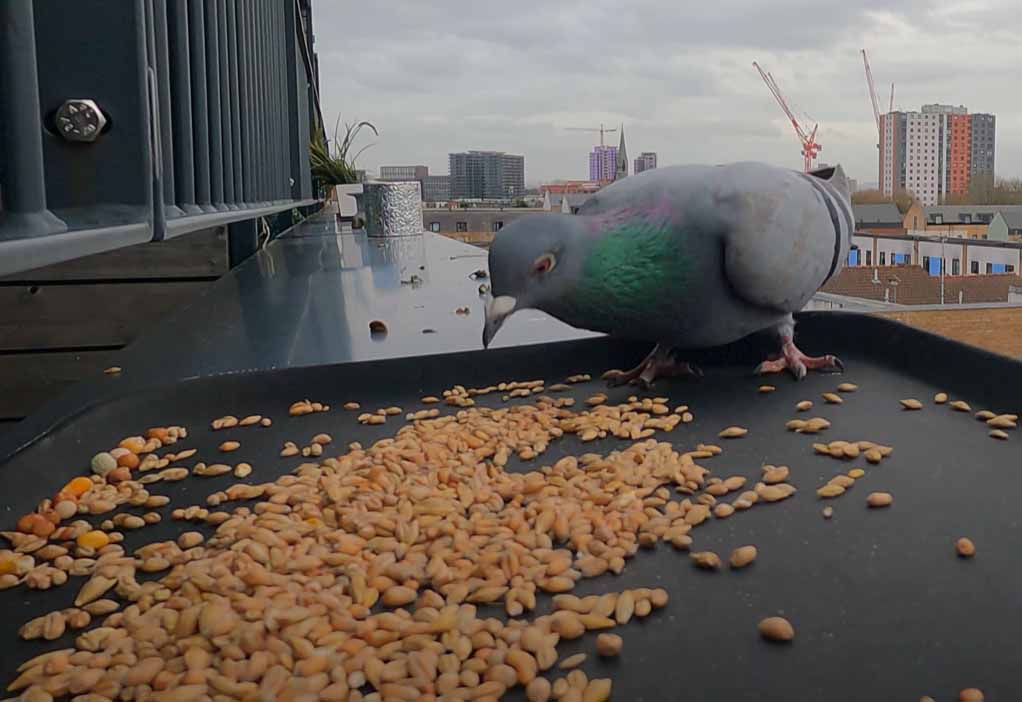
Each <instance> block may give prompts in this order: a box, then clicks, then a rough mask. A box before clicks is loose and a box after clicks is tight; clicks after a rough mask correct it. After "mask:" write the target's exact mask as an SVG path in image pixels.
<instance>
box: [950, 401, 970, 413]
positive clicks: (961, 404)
mask: <svg viewBox="0 0 1022 702" xmlns="http://www.w3.org/2000/svg"><path fill="white" fill-rule="evenodd" d="M948 404H949V405H950V407H951V409H953V410H957V411H959V412H971V411H972V407H970V406H969V403H968V402H965V401H963V400H953V401H952V402H950V403H948Z"/></svg>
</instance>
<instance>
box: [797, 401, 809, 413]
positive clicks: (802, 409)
mask: <svg viewBox="0 0 1022 702" xmlns="http://www.w3.org/2000/svg"><path fill="white" fill-rule="evenodd" d="M812 408H813V403H812V401H810V400H802V401H801V402H799V403H798V404H797V405H795V409H796V410H797V411H799V412H805V411H807V410H810V409H812Z"/></svg>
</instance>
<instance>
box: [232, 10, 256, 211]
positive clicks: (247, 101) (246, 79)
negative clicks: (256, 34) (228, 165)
mask: <svg viewBox="0 0 1022 702" xmlns="http://www.w3.org/2000/svg"><path fill="white" fill-rule="evenodd" d="M236 9H237V12H238V94H239V98H238V101H239V108H240V109H239V112H240V117H241V147H242V160H241V170H242V181H243V182H244V185H245V190H244V195H245V205H246V206H251V205H252V203H254V202H255V201H256V198H255V189H256V188H255V168H254V166H253V163H252V142H253V136H252V44H251V25H252V12H251V5H250V4H249V3H248V2H247V0H237V5H236Z"/></svg>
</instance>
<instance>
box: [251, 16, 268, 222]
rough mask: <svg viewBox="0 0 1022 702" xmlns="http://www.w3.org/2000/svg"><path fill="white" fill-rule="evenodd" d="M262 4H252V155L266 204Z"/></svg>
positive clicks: (260, 197)
mask: <svg viewBox="0 0 1022 702" xmlns="http://www.w3.org/2000/svg"><path fill="white" fill-rule="evenodd" d="M264 10H265V7H264V4H263V0H254V3H253V19H254V20H255V25H254V27H253V29H254V33H253V36H252V49H253V51H254V53H255V61H254V62H253V74H252V77H253V82H254V85H255V96H256V99H255V103H254V105H253V106H254V107H255V109H254V113H255V119H256V128H255V134H256V143H255V145H254V147H255V148H254V153H255V156H256V177H257V178H258V179H259V195H258V198H259V202H260V203H266V202H267V201H269V199H270V198H269V197H268V196H267V193H266V182H267V180H266V178H267V174H266V172H267V163H266V83H265V81H264V78H265V76H266V71H265V63H264V62H265V53H264V49H265V43H264V38H263V15H264Z"/></svg>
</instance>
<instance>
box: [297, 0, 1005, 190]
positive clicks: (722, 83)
mask: <svg viewBox="0 0 1022 702" xmlns="http://www.w3.org/2000/svg"><path fill="white" fill-rule="evenodd" d="M1015 12H1016V9H1015V5H1014V3H1012V2H1009V1H1007V0H1005V1H1003V2H999V3H998V2H994V3H986V4H984V5H982V6H980V5H977V4H975V3H953V4H946V3H945V4H940V3H932V2H930V1H929V0H928V1H926V2H924V1H923V0H865V2H858V3H857V2H849V0H776V1H774V2H768V1H764V0H716V1H715V2H712V3H699V4H695V3H691V2H680V3H679V2H671V1H670V0H629V1H628V2H622V1H621V0H613V1H612V0H563V1H562V2H550V1H549V0H521V1H520V2H516V3H506V2H505V3H494V2H483V1H480V0H475V1H472V0H449V1H445V2H421V1H420V2H413V1H411V0H377V1H376V2H372V3H369V2H367V3H361V4H358V5H356V4H354V3H350V2H343V3H340V2H335V1H334V0H317V1H316V2H315V4H314V22H315V29H316V36H317V50H318V51H319V55H320V71H321V85H322V94H323V103H324V110H325V112H326V113H327V114H326V118H327V122H328V123H332V121H333V119H334V118H335V116H336V115H337V114H339V113H340V114H343V117H344V119H348V120H350V119H355V118H358V119H370V120H372V121H373V122H374V123H376V124H377V126H378V127H380V130H381V135H380V138H379V143H378V144H377V146H376V147H375V148H373V149H372V150H370V151H368V152H367V153H366V154H365V155H364V156H363V164H364V165H366V166H368V167H369V168H370V169H375V168H376V167H378V166H379V165H381V164H387V163H412V162H415V163H426V164H427V165H429V166H431V167H432V168H433V169H435V170H437V171H438V172H446V167H447V153H448V152H449V151H453V150H459V149H464V148H497V149H506V150H509V151H517V152H521V153H524V154H525V156H526V176H527V180H528V181H529V182H532V183H536V182H541V181H543V180H549V179H552V178H557V177H584V176H585V174H586V173H585V170H586V154H587V152H588V149H589V148H590V146H591V145H592V143H593V139H594V138H595V137H594V136H593V135H587V134H585V133H578V132H566V131H564V130H563V129H562V128H563V127H564V126H568V125H573V124H575V125H578V126H588V125H593V126H596V125H599V124H600V122H601V121H602V122H605V123H607V124H608V126H610V125H611V124H614V125H615V126H616V123H617V122H618V121H624V122H625V125H626V132H627V136H628V147H629V152H630V153H632V154H637V153H638V152H640V151H643V150H653V151H658V152H659V153H660V156H661V162H662V163H675V162H685V161H700V162H724V161H733V160H742V159H757V160H765V161H770V162H774V163H778V164H781V165H786V166H790V167H799V165H800V158H799V155H798V150H799V146H798V143H797V141H796V138H795V135H794V133H793V131H792V129H791V125H790V124H789V123H788V122H787V120H786V119H785V117H784V116H783V115H782V113H781V111H780V108H778V107H777V105H776V104H775V103H774V101H773V98H772V97H771V96H770V94H769V93H768V91H767V90H766V87H765V86H764V85H763V84H762V83H761V82H760V80H759V78H758V76H757V75H756V73H755V71H754V70H753V69H752V67H751V65H750V63H751V61H752V60H753V59H758V60H759V61H761V62H762V63H763V65H764V66H765V67H766V68H768V69H769V70H770V71H772V72H773V74H774V76H775V77H776V79H777V80H778V82H779V83H780V84H781V87H782V89H783V90H784V92H785V93H786V95H787V96H788V98H789V99H790V101H791V103H792V104H793V106H794V107H795V108H796V112H797V113H798V114H799V116H800V117H801V116H802V115H803V114H808V115H811V116H812V120H818V121H819V122H820V132H819V138H820V141H821V142H822V143H823V144H824V152H823V156H824V158H825V160H827V161H830V162H833V161H838V160H840V161H842V162H844V163H845V164H846V166H848V169H849V171H850V172H851V174H852V175H853V176H857V177H859V178H861V179H863V180H875V177H876V176H875V171H876V149H875V138H876V137H875V126H874V125H873V117H872V110H871V108H870V106H869V102H868V97H867V93H866V88H865V80H864V77H863V72H862V64H861V59H860V57H859V55H858V50H859V48H860V47H861V46H863V45H866V46H868V47H870V50H871V57H872V59H873V62H874V72H875V74H876V77H877V83H878V88H879V92H880V94H881V96H880V97H881V102H882V103H884V104H886V101H887V91H888V88H889V83H890V81H891V80H892V79H893V80H895V81H896V82H897V84H898V88H897V92H898V100H897V103H898V105H899V106H900V107H902V108H906V109H918V106H919V105H920V104H921V103H923V102H935V101H941V102H954V103H960V102H961V103H965V104H967V105H968V106H969V107H970V109H972V110H974V111H992V112H995V113H998V114H999V115H1007V114H1009V113H1010V112H1012V111H1018V110H1019V109H1020V108H1022V98H1020V97H1017V96H1016V91H1014V90H1012V89H1010V87H1008V86H1012V85H1013V84H1014V83H1015V82H1016V79H1015V77H1014V72H1015V70H1016V66H1017V64H1018V59H1019V58H1020V57H1022V56H1020V53H1022V52H1020V51H1019V50H1018V49H1017V48H1014V47H1015V46H1016V42H1015V41H1014V38H1015V37H1014V31H1013V29H1012V28H1013V27H1014V26H1016V25H1017V20H1016V19H1015V18H1016V15H1015V14H1014V13H1015ZM995 37H996V38H998V40H996V41H994V40H993V39H994V38H995ZM1008 38H1010V39H1011V41H1008ZM1018 130H1022V125H1018V124H1014V123H1013V122H1012V121H1011V120H1007V119H999V134H998V142H999V147H998V156H997V158H998V164H997V165H998V171H999V172H1000V173H1002V174H1006V175H1008V174H1013V173H1016V172H1017V163H1018V162H1017V157H1018V156H1019V155H1020V154H1022V148H1020V147H1016V146H1014V143H1015V142H1016V141H1017V137H1018Z"/></svg>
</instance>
